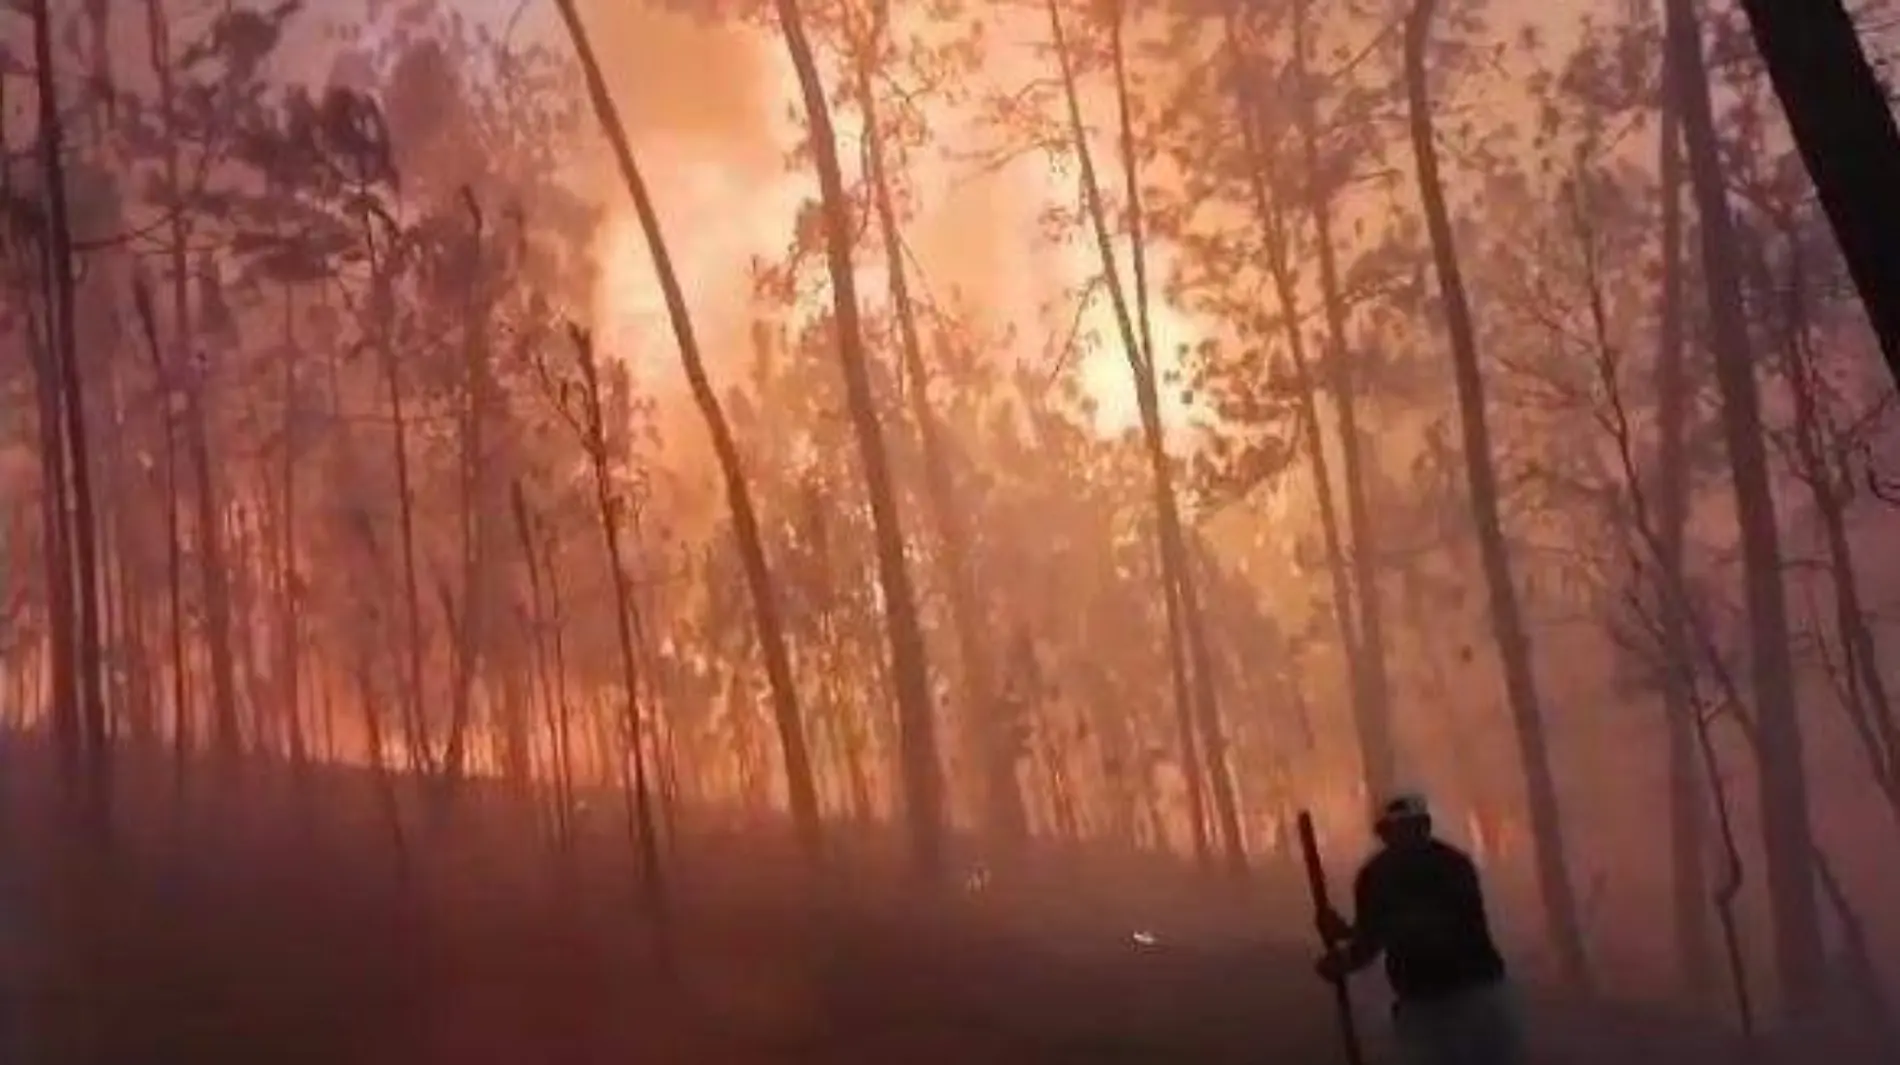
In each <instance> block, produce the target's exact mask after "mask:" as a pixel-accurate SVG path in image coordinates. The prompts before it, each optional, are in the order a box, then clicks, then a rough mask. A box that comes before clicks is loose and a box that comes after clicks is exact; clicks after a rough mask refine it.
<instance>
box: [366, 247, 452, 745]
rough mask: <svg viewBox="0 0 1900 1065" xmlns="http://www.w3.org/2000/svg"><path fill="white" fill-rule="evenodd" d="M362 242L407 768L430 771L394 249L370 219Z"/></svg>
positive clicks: (414, 516)
mask: <svg viewBox="0 0 1900 1065" xmlns="http://www.w3.org/2000/svg"><path fill="white" fill-rule="evenodd" d="M364 240H365V242H366V244H367V245H368V247H369V264H370V275H371V281H370V284H371V285H372V286H373V289H374V291H373V292H372V293H371V299H372V300H373V301H374V305H373V311H372V313H373V315H374V316H375V317H374V320H375V330H376V339H375V345H376V350H377V356H378V361H379V362H380V364H381V368H382V374H383V385H384V387H385V388H386V389H387V390H388V393H389V421H390V433H391V440H390V448H391V450H392V451H393V458H394V460H395V472H396V516H397V536H398V538H399V541H400V542H399V547H400V549H401V551H402V593H403V619H404V622H405V624H406V626H407V629H406V632H405V634H404V637H405V639H404V651H405V653H406V664H407V666H408V672H409V675H408V677H407V678H406V679H407V683H406V684H405V685H404V689H405V690H404V693H403V694H404V698H403V719H404V720H403V724H404V731H405V732H406V733H407V735H406V737H405V738H406V740H407V742H408V746H409V768H410V769H411V770H413V771H420V772H429V771H430V770H431V767H432V764H433V762H434V760H435V752H434V741H433V740H432V739H431V738H430V735H429V733H430V729H429V721H428V714H427V707H426V706H425V703H424V698H423V692H424V690H425V676H424V670H423V653H424V648H423V640H422V589H421V584H420V577H419V575H418V572H417V566H416V514H415V510H416V508H415V492H414V489H413V487H412V476H411V473H410V469H409V413H408V408H407V404H406V403H405V402H404V400H405V395H404V391H403V384H402V372H401V369H400V366H399V364H398V359H397V358H396V338H395V336H394V335H393V334H394V332H395V320H396V307H395V298H396V297H395V293H394V292H393V291H391V288H392V286H391V281H390V278H389V275H388V271H389V270H390V269H391V268H392V265H391V263H390V262H389V259H390V257H391V251H390V250H383V249H378V248H377V247H376V238H375V234H374V232H373V231H371V230H370V229H369V228H368V225H367V223H366V224H365V227H364Z"/></svg>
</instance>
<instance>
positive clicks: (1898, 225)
mask: <svg viewBox="0 0 1900 1065" xmlns="http://www.w3.org/2000/svg"><path fill="white" fill-rule="evenodd" d="M1741 4H1742V10H1743V11H1745V12H1747V13H1748V24H1749V26H1750V28H1752V29H1753V30H1754V35H1755V47H1756V48H1757V49H1758V50H1759V51H1760V52H1761V56H1762V59H1763V61H1764V62H1766V63H1767V65H1768V76H1769V78H1770V79H1771V80H1772V81H1773V82H1774V85H1775V95H1776V96H1779V97H1780V98H1781V106H1782V108H1783V109H1784V110H1785V111H1786V112H1787V114H1788V125H1789V127H1790V128H1791V129H1792V130H1793V131H1794V140H1795V146H1796V147H1797V148H1798V149H1799V150H1800V152H1801V160H1802V162H1803V163H1805V164H1807V168H1808V174H1809V175H1810V176H1811V177H1813V179H1814V187H1815V191H1816V192H1817V193H1819V195H1820V199H1821V208H1822V210H1824V211H1826V212H1827V220H1828V223H1829V224H1830V225H1831V226H1832V227H1833V229H1834V238H1835V239H1836V240H1837V241H1839V242H1840V245H1841V251H1842V253H1843V254H1844V255H1845V256H1846V258H1847V270H1848V273H1849V274H1851V275H1852V276H1853V278H1854V287H1855V288H1857V289H1858V290H1859V291H1860V299H1861V303H1862V304H1863V305H1864V306H1865V307H1866V308H1867V317H1868V318H1869V319H1870V320H1871V321H1872V322H1873V326H1874V332H1875V333H1876V334H1878V335H1879V337H1880V349H1881V351H1883V352H1884V353H1885V354H1886V356H1887V367H1888V369H1889V370H1890V371H1891V372H1892V373H1893V376H1894V381H1895V383H1896V384H1900V200H1896V199H1895V198H1894V195H1895V193H1894V190H1896V189H1900V129H1896V128H1895V125H1894V118H1893V109H1892V108H1891V107H1890V106H1889V105H1888V103H1887V94H1886V90H1885V89H1884V88H1883V87H1882V86H1881V84H1880V79H1879V77H1878V76H1876V75H1875V73H1874V68H1873V65H1872V64H1871V63H1869V62H1868V61H1867V53H1866V52H1865V51H1864V50H1863V49H1862V48H1861V44H1860V36H1859V34H1858V33H1857V32H1856V31H1855V29H1854V21H1853V19H1852V18H1851V17H1850V16H1849V15H1848V13H1847V6H1846V4H1845V3H1844V2H1843V0H1741Z"/></svg>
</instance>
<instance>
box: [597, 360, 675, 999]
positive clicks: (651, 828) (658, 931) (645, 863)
mask: <svg viewBox="0 0 1900 1065" xmlns="http://www.w3.org/2000/svg"><path fill="white" fill-rule="evenodd" d="M574 341H575V350H576V354H577V356H578V358H579V360H580V369H581V403H582V404H583V405H584V421H583V424H582V430H583V432H584V433H585V439H584V442H583V443H584V446H585V448H586V450H587V455H588V460H589V463H590V464H591V465H592V467H593V476H594V507H595V516H596V517H597V518H598V520H599V521H600V531H601V537H602V540H603V542H604V544H605V546H606V549H607V565H608V567H609V569H610V573H609V577H610V579H611V580H612V582H613V591H614V636H615V641H616V645H617V647H618V650H619V652H620V668H621V681H622V684H623V699H622V702H621V715H622V723H623V725H624V727H625V729H626V750H627V752H628V753H630V754H631V755H632V759H633V766H632V775H631V779H630V780H627V781H625V783H626V785H627V789H628V802H629V803H630V804H631V809H630V810H629V811H628V813H629V819H630V821H631V822H632V827H633V829H634V831H635V833H636V836H637V839H636V842H637V843H638V846H639V849H640V863H641V868H640V873H641V880H642V883H643V885H644V887H645V889H646V896H647V904H648V905H649V906H650V907H652V914H651V916H652V920H653V927H654V930H655V945H656V947H657V948H658V950H659V953H660V958H659V960H660V962H661V963H662V964H663V965H666V966H668V967H669V969H670V967H671V965H672V964H673V962H674V958H673V953H672V935H671V928H670V908H671V907H670V900H669V899H668V897H667V889H666V874H665V871H664V870H663V869H662V868H661V866H660V841H659V834H658V832H659V830H658V826H657V824H656V823H655V820H654V816H653V787H652V782H651V780H650V779H649V773H648V760H647V752H646V742H645V736H646V729H645V728H644V727H642V724H641V721H640V679H641V670H640V664H639V659H638V657H637V656H636V655H635V653H634V632H633V616H632V614H633V610H634V605H633V587H632V584H631V582H630V581H629V580H628V577H627V555H626V549H625V547H624V546H623V544H622V542H621V524H620V523H621V514H622V511H623V510H624V509H625V507H624V504H623V503H622V502H621V501H620V500H617V499H616V492H615V489H614V484H613V473H612V470H611V468H610V466H609V461H610V459H609V454H608V443H607V427H606V417H605V410H604V408H603V401H602V391H601V387H602V386H601V381H600V364H599V362H598V361H597V358H596V355H595V352H594V347H593V341H592V340H591V339H589V338H588V337H587V335H586V334H584V333H582V332H581V331H579V330H578V329H577V330H575V331H574ZM617 761H623V760H618V759H617Z"/></svg>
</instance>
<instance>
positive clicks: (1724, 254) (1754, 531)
mask: <svg viewBox="0 0 1900 1065" xmlns="http://www.w3.org/2000/svg"><path fill="white" fill-rule="evenodd" d="M1666 10H1667V13H1668V29H1667V38H1666V40H1667V43H1666V47H1667V49H1668V56H1669V69H1670V70H1671V71H1672V72H1673V76H1672V77H1671V79H1670V86H1669V88H1670V90H1671V91H1672V92H1673V94H1674V96H1675V103H1676V105H1677V106H1678V107H1679V108H1680V109H1681V110H1680V112H1679V113H1680V114H1681V115H1682V129H1683V135H1684V143H1685V146H1686V148H1687V157H1688V161H1689V182H1690V187H1691V189H1692V190H1693V191H1694V194H1695V202H1696V209H1697V213H1698V214H1699V215H1700V216H1701V217H1700V222H1701V234H1702V273H1703V280H1704V281H1705V283H1706V284H1707V288H1708V310H1709V325H1710V329H1711V332H1712V341H1713V345H1714V349H1715V378H1716V384H1717V386H1718V388H1719V389H1720V391H1721V396H1722V428H1723V439H1724V441H1725V442H1726V443H1727V445H1728V457H1729V465H1730V468H1731V471H1732V473H1733V475H1734V489H1735V512H1736V520H1737V521H1738V523H1739V524H1740V525H1741V536H1742V563H1743V574H1742V579H1743V582H1744V585H1745V588H1744V591H1745V593H1746V596H1747V602H1748V623H1749V660H1750V667H1751V680H1752V681H1753V692H1752V694H1753V697H1754V701H1755V720H1756V730H1757V732H1758V739H1759V747H1760V751H1761V763H1760V769H1759V771H1758V779H1757V786H1758V787H1759V789H1760V809H1761V822H1762V845H1763V857H1764V859H1765V865H1766V878H1767V888H1768V907H1769V912H1770V913H1771V914H1772V915H1773V917H1774V929H1775V968H1776V975H1777V977H1778V978H1779V982H1780V986H1781V993H1782V998H1783V1001H1784V1002H1785V1003H1786V1004H1787V1006H1788V1007H1789V1008H1790V1009H1791V1010H1793V1011H1796V1012H1800V1011H1802V1010H1804V1009H1805V1007H1807V1006H1808V1005H1810V1004H1812V1003H1813V1001H1814V998H1815V996H1816V995H1817V994H1818V993H1819V992H1820V990H1821V983H1822V979H1823V974H1824V971H1825V967H1826V966H1825V959H1824V956H1823V948H1822V940H1821V929H1820V922H1819V917H1818V911H1817V909H1816V901H1817V900H1816V895H1815V883H1814V871H1813V868H1812V859H1813V854H1814V836H1813V829H1812V826H1811V825H1810V823H1809V813H1808V788H1807V774H1806V769H1805V767H1804V764H1803V754H1804V749H1805V743H1804V740H1803V737H1802V729H1801V719H1800V707H1799V703H1798V701H1797V695H1796V691H1795V679H1794V662H1793V659H1792V656H1791V653H1790V651H1789V647H1788V607H1787V593H1786V590H1785V589H1784V587H1783V586H1782V581H1781V542H1780V530H1779V529H1778V527H1777V524H1776V518H1775V498H1774V489H1773V486H1772V485H1771V484H1770V481H1769V472H1768V454H1767V445H1766V444H1765V443H1764V441H1763V434H1762V423H1761V397H1760V395H1759V391H1758V386H1757V385H1756V382H1755V363H1754V351H1753V345H1752V342H1751V340H1750V337H1749V333H1748V319H1747V310H1746V308H1745V307H1744V305H1743V298H1742V279H1741V276H1740V269H1741V267H1740V263H1741V258H1740V254H1739V252H1738V248H1737V243H1736V238H1735V229H1734V219H1733V217H1732V216H1731V214H1730V213H1729V205H1728V195H1727V191H1726V186H1725V184H1724V176H1723V173H1722V164H1721V158H1720V154H1719V145H1718V142H1717V140H1716V131H1715V114H1714V105H1713V104H1712V102H1711V101H1710V93H1709V82H1708V75H1707V72H1706V68H1705V66H1704V64H1703V58H1702V36H1701V33H1702V31H1701V26H1700V23H1699V22H1698V20H1697V18H1696V12H1695V7H1694V4H1693V3H1691V0H1668V6H1667V8H1666Z"/></svg>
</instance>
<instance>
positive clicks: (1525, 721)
mask: <svg viewBox="0 0 1900 1065" xmlns="http://www.w3.org/2000/svg"><path fill="white" fill-rule="evenodd" d="M1436 13H1437V0H1416V3H1415V6H1414V7H1413V9H1412V12H1411V17H1410V19H1409V20H1408V21H1407V24H1406V42H1405V43H1406V48H1405V75H1406V77H1405V81H1406V88H1407V96H1408V99H1409V102H1410V111H1411V116H1410V117H1411V121H1410V126H1411V135H1412V150H1413V153H1414V154H1415V156H1416V157H1417V164H1418V185H1419V199H1420V202H1421V204H1422V206H1423V207H1424V211H1425V223H1426V228H1427V230H1428V231H1429V233H1430V235H1431V242H1432V258H1433V260H1434V262H1435V263H1436V266H1437V270H1438V281H1439V289H1440V294H1439V300H1440V304H1441V306H1442V309H1443V311H1444V316H1445V329H1446V332H1447V333H1448V334H1449V341H1450V348H1451V356H1452V371H1453V375H1454V378H1455V380H1456V382H1457V388H1458V412H1459V422H1460V425H1461V427H1462V430H1463V438H1464V452H1465V472H1466V479H1467V481H1468V487H1469V490H1470V493H1471V511H1472V522H1473V524H1474V525H1475V526H1476V527H1477V535H1478V549H1479V554H1480V557H1481V562H1482V565H1483V567H1484V577H1485V585H1486V587H1487V590H1488V591H1489V598H1490V613H1491V629H1492V633H1493V636H1494V637H1495V638H1496V641H1497V645H1498V657H1499V659H1500V662H1501V664H1502V665H1503V669H1504V685H1505V691H1506V695H1507V696H1508V698H1509V701H1510V707H1511V717H1512V720H1513V723H1514V724H1515V726H1516V732H1517V744H1518V755H1519V758H1520V760H1521V762H1522V768H1523V773H1524V791H1525V798H1526V800H1527V805H1528V806H1529V814H1530V824H1531V831H1532V835H1533V840H1532V844H1533V849H1534V853H1535V857H1536V863H1537V879H1538V886H1539V888H1540V890H1541V892H1542V895H1543V901H1544V910H1545V917H1546V921H1547V924H1548V934H1549V936H1550V939H1551V945H1552V946H1553V947H1554V948H1555V949H1556V951H1557V958H1558V962H1559V964H1560V966H1561V968H1562V972H1563V976H1564V978H1565V979H1566V980H1568V981H1569V982H1571V983H1572V984H1575V985H1578V986H1582V987H1587V986H1588V985H1589V984H1590V968H1589V959H1588V955H1587V953H1586V951H1585V949H1584V943H1583V921H1582V916H1581V914H1580V912H1579V907H1578V902H1577V894H1576V888H1575V886H1574V885H1573V884H1572V882H1571V879H1570V869H1569V857H1568V855H1567V853H1566V851H1565V847H1564V832H1563V812H1562V809H1561V808H1560V806H1559V803H1558V800H1557V785H1556V781H1555V779H1554V776H1553V774H1552V771H1551V765H1550V747H1549V743H1548V741H1547V738H1546V736H1545V731H1544V728H1545V726H1544V711H1543V706H1542V704H1541V702H1540V701H1539V697H1538V691H1537V678H1536V675H1535V673H1534V671H1533V669H1532V664H1531V643H1530V634H1529V632H1528V631H1527V630H1526V628H1525V625H1524V618H1523V615H1522V611H1521V609H1520V607H1519V604H1518V597H1517V587H1516V585H1515V583H1514V581H1513V578H1512V575H1511V558H1510V547H1509V544H1508V543H1507V541H1506V540H1505V537H1504V523H1503V518H1502V516H1501V514H1500V507H1499V500H1498V477H1497V470H1496V467H1495V466H1494V464H1493V459H1492V449H1491V429H1490V425H1489V422H1488V420H1487V417H1486V413H1485V386H1484V371H1483V369H1482V367H1481V366H1480V364H1479V354H1478V338H1477V330H1476V327H1475V325H1474V324H1473V322H1472V315H1471V304H1470V300H1469V297H1468V296H1467V294H1466V292H1465V283H1464V276H1463V273H1462V271H1461V268H1460V266H1459V262H1458V250H1457V247H1456V245H1455V243H1454V238H1453V235H1452V228H1451V211H1450V209H1449V208H1448V207H1447V206H1446V203H1445V190H1444V184H1443V182H1442V179H1441V178H1440V176H1439V167H1438V146H1437V142H1436V136H1437V135H1436V132H1435V130H1434V128H1433V122H1432V111H1431V107H1432V104H1431V83H1430V79H1429V73H1428V71H1427V69H1426V59H1427V54H1428V52H1429V49H1430V45H1431V30H1432V21H1433V18H1434V16H1435V15H1436Z"/></svg>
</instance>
